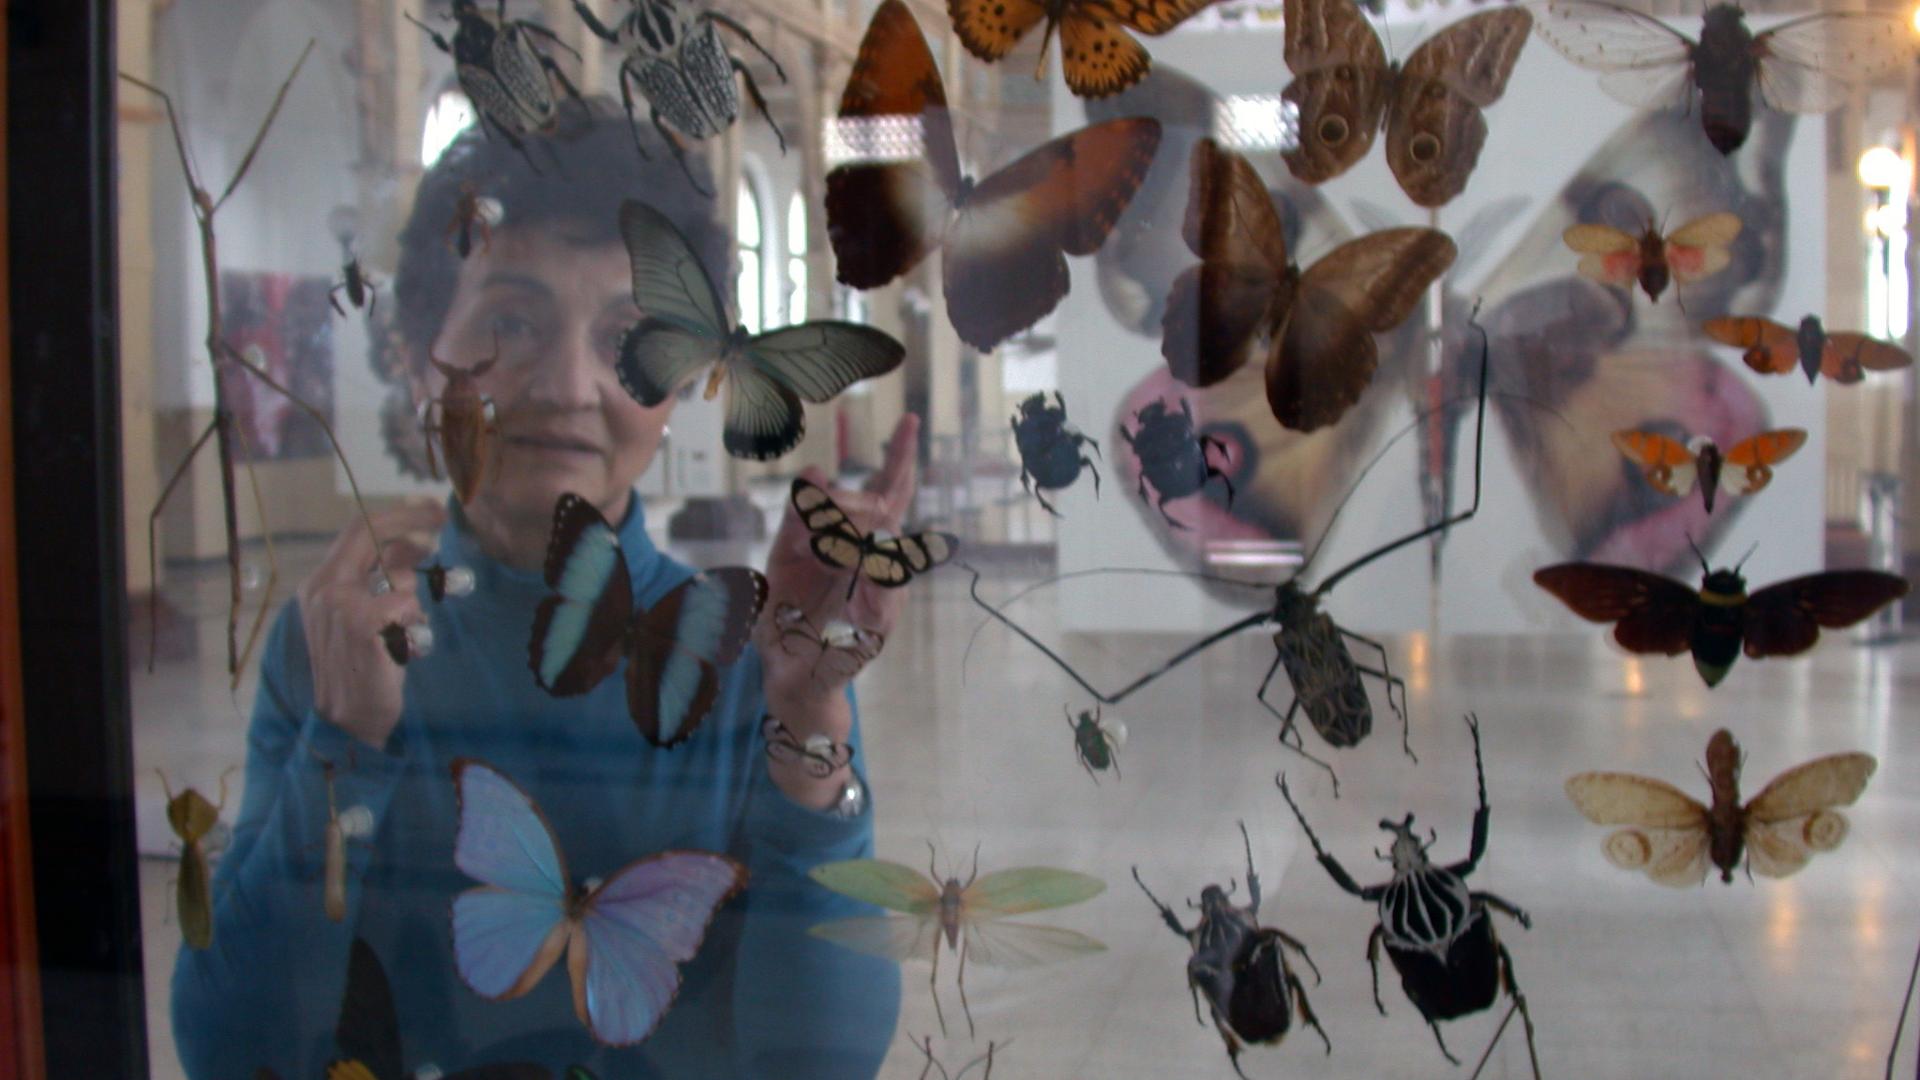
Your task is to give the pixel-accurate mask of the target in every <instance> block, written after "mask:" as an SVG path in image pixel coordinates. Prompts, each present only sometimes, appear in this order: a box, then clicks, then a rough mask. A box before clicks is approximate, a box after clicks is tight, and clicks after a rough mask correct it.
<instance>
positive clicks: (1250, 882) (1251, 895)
mask: <svg viewBox="0 0 1920 1080" xmlns="http://www.w3.org/2000/svg"><path fill="white" fill-rule="evenodd" d="M1239 824H1240V843H1241V844H1243V845H1245V847H1246V849H1247V906H1248V910H1250V911H1256V912H1257V911H1259V910H1260V875H1259V874H1256V873H1254V872H1253V839H1252V838H1251V837H1249V836H1248V835H1247V823H1246V822H1244V821H1242V822H1240V823H1239Z"/></svg>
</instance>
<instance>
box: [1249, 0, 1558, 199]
mask: <svg viewBox="0 0 1920 1080" xmlns="http://www.w3.org/2000/svg"><path fill="white" fill-rule="evenodd" d="M1532 28H1533V16H1531V15H1529V14H1528V13H1527V12H1526V10H1525V9H1523V8H1517V7H1509V8H1501V9H1499V10H1496V11H1483V12H1481V13H1480V14H1478V15H1472V16H1469V17H1467V18H1465V19H1461V20H1460V21H1459V22H1457V23H1454V24H1453V25H1451V26H1449V27H1447V28H1446V29H1444V30H1442V31H1440V32H1439V33H1438V34H1435V35H1434V36H1433V37H1432V38H1430V39H1428V40H1427V41H1426V42H1425V43H1424V44H1422V45H1421V46H1420V47H1419V48H1417V49H1415V50H1414V51H1413V53H1412V54H1411V55H1410V56H1408V57H1407V60H1406V63H1405V64H1404V65H1400V64H1390V63H1388V62H1387V51H1386V49H1385V48H1384V47H1383V46H1382V45H1381V44H1380V35H1378V34H1376V33H1374V30H1373V27H1371V26H1369V25H1367V20H1366V17H1365V16H1364V15H1362V14H1361V13H1360V9H1359V8H1358V7H1357V6H1355V4H1354V2H1353V0H1287V2H1286V35H1287V38H1286V57H1287V67H1288V68H1289V69H1291V70H1292V71H1293V75H1294V79H1293V81H1292V82H1291V83H1288V84H1287V88H1286V89H1285V90H1284V91H1282V92H1281V95H1280V96H1281V97H1283V98H1285V99H1286V100H1287V101H1290V102H1292V103H1293V104H1295V105H1296V106H1298V107H1299V109H1300V145H1299V147H1298V148H1297V149H1294V150H1290V151H1288V152H1287V153H1286V154H1285V155H1283V156H1284V157H1285V158H1286V160H1287V167H1288V168H1289V169H1292V170H1293V175H1295V176H1297V177H1299V178H1300V179H1302V180H1304V181H1306V182H1307V183H1309V184H1318V183H1321V182H1322V181H1325V180H1330V179H1332V178H1333V177H1336V176H1339V175H1340V174H1341V173H1343V172H1346V171H1347V170H1348V169H1350V168H1352V167H1353V166H1354V164H1355V163H1356V162H1358V161H1359V160H1360V159H1361V158H1363V157H1366V156H1367V150H1368V149H1369V148H1370V147H1372V146H1373V137H1374V133H1375V132H1376V131H1378V130H1379V129H1380V126H1381V122H1382V118H1383V117H1384V119H1385V123H1386V129H1387V165H1388V166H1389V167H1391V168H1392V169H1393V177H1394V179H1396V180H1398V181H1399V182H1400V188H1401V190H1403V191H1405V192H1406V193H1407V197H1408V198H1410V199H1412V200H1413V201H1414V202H1416V203H1419V204H1420V205H1421V206H1442V205H1445V204H1446V203H1447V202H1449V201H1451V200H1452V199H1453V197H1454V196H1456V195H1458V194H1460V192H1462V191H1464V190H1465V189H1466V186H1467V178H1468V177H1469V176H1471V175H1472V174H1473V167H1474V164H1475V163H1476V162H1478V161H1479V160H1480V148H1481V147H1482V146H1484V145H1485V144H1486V141H1487V121H1486V118H1485V117H1484V116H1482V115H1481V114H1480V110H1482V109H1484V108H1486V107H1487V106H1489V105H1492V104H1493V103H1494V102H1496V101H1498V100H1500V95H1501V94H1503V93H1505V92H1506V89H1507V78H1508V77H1509V76H1511V75H1512V74H1513V65H1514V63H1515V61H1517V60H1519V59H1520V49H1521V47H1522V46H1524V45H1525V44H1526V43H1527V33H1528V31H1530V30H1531V29H1532Z"/></svg>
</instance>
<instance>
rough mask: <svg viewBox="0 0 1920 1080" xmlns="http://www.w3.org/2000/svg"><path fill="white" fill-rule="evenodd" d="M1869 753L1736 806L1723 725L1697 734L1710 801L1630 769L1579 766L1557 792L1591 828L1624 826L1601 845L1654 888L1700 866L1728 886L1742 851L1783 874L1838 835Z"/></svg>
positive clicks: (1796, 770) (1806, 770)
mask: <svg viewBox="0 0 1920 1080" xmlns="http://www.w3.org/2000/svg"><path fill="white" fill-rule="evenodd" d="M1878 764H1879V763H1878V762H1876V761H1874V760H1873V756H1872V755H1871V754H1858V753H1855V754H1828V755H1827V756H1826V757H1821V758H1815V759H1814V760H1812V761H1809V762H1807V763H1805V764H1804V765H1796V766H1794V767H1793V768H1791V769H1788V770H1787V771H1786V772H1783V773H1781V774H1780V775H1779V776H1776V777H1774V778H1773V782H1772V783H1769V784H1768V785H1767V786H1766V787H1764V788H1762V789H1760V794H1758V795H1755V796H1754V797H1753V798H1752V799H1750V800H1748V801H1747V804H1746V805H1745V806H1742V805H1740V765H1741V753H1740V744H1739V743H1737V742H1735V741H1734V740H1733V733H1732V732H1729V731H1728V730H1727V729H1725V728H1721V729H1720V730H1719V731H1716V732H1714V733H1713V737H1712V738H1711V739H1709V740H1707V768H1706V773H1707V784H1708V786H1709V787H1710V788H1711V789H1712V791H1713V805H1712V806H1710V807H1709V806H1702V805H1700V803H1699V802H1698V801H1696V800H1695V799H1693V798H1691V797H1690V796H1688V795H1687V794H1686V793H1685V792H1682V791H1681V790H1680V789H1679V788H1676V787H1674V786H1673V785H1671V784H1668V783H1666V782H1664V781H1660V780H1655V779H1653V778H1652V777H1649V776H1635V775H1634V774H1632V773H1617V772H1588V773H1581V774H1580V775H1578V776H1574V777H1570V778H1569V779H1568V780H1567V798H1569V799H1571V800H1573V805H1574V807H1575V808H1576V809H1578V810H1579V811H1580V812H1581V813H1582V814H1584V815H1586V818H1587V820H1588V821H1591V822H1593V823H1594V824H1595V825H1624V826H1626V828H1624V829H1617V830H1615V831H1614V832H1612V833H1610V834H1608V836H1607V839H1606V841H1605V843H1604V844H1603V845H1602V847H1601V850H1602V851H1603V852H1605V853H1606V856H1607V861H1608V862H1611V863H1613V865H1615V866H1618V867H1620V868H1621V869H1622V870H1639V871H1643V872H1644V873H1645V874H1646V875H1647V876H1648V877H1650V878H1652V879H1653V880H1654V881H1655V882H1657V883H1659V884H1661V885H1667V886H1670V887H1672V888H1676V889H1680V888H1686V887H1687V886H1689V885H1698V884H1700V883H1701V882H1702V881H1705V880H1706V877H1707V863H1708V862H1709V861H1711V862H1712V863H1713V865H1714V866H1716V867H1719V869H1720V880H1721V881H1724V882H1726V883H1727V884H1729V885H1731V884H1732V883H1733V872H1734V870H1735V869H1737V868H1738V867H1739V865H1740V857H1741V855H1742V854H1745V855H1746V856H1747V865H1748V866H1749V867H1750V868H1751V869H1752V870H1753V872H1754V873H1757V874H1764V875H1765V876H1767V877H1786V876H1787V875H1789V874H1793V873H1796V872H1797V871H1799V869H1800V868H1801V867H1803V866H1805V865H1807V860H1808V859H1809V858H1812V856H1813V853H1814V852H1816V851H1832V850H1833V849H1834V848H1837V847H1839V846H1840V842H1841V841H1843V840H1845V839H1846V838H1847V819H1846V817H1845V816H1844V815H1842V814H1840V813H1839V812H1837V811H1835V810H1834V809H1833V807H1836V806H1851V805H1853V801H1854V800H1855V799H1858V798H1859V797H1860V793H1861V792H1862V791H1864V790H1866V787H1867V781H1868V780H1869V779H1870V778H1872V776H1873V770H1874V769H1875V768H1876V767H1877V766H1878Z"/></svg>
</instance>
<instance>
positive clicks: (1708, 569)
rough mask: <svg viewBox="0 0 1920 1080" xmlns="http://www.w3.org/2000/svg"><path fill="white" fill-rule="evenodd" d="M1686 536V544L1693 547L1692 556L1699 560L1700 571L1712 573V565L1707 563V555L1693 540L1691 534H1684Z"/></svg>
mask: <svg viewBox="0 0 1920 1080" xmlns="http://www.w3.org/2000/svg"><path fill="white" fill-rule="evenodd" d="M1686 536H1687V546H1688V547H1690V548H1692V549H1693V557H1694V558H1696V559H1699V560H1700V572H1701V573H1703V574H1711V573H1713V567H1711V566H1708V565H1707V557H1706V555H1704V554H1703V553H1702V552H1701V551H1700V545H1698V544H1696V543H1694V542H1693V536H1692V534H1690V533H1689V534H1686Z"/></svg>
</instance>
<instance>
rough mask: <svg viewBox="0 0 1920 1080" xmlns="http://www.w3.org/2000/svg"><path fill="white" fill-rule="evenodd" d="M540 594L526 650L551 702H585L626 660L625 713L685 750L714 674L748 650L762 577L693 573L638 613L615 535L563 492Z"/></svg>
mask: <svg viewBox="0 0 1920 1080" xmlns="http://www.w3.org/2000/svg"><path fill="white" fill-rule="evenodd" d="M546 575H547V587H548V588H550V589H552V590H553V591H554V594H555V595H552V596H549V597H547V598H546V599H545V600H542V601H540V607H539V609H538V610H537V611H536V612H535V613H534V616H533V638H532V640H531V641H530V642H529V643H528V645H527V660H528V665H529V666H530V667H532V668H533V677H534V681H535V682H537V683H539V684H540V688H541V689H543V690H545V691H547V692H548V693H550V694H552V695H553V696H555V697H574V696H576V695H579V694H584V693H586V692H587V691H589V690H591V689H593V688H594V687H595V686H598V685H599V684H600V681H601V680H602V679H605V678H606V677H607V676H608V675H611V674H613V670H614V668H616V667H618V666H619V665H620V661H621V660H623V659H624V660H626V661H627V711H628V712H629V713H630V714H631V715H632V716H633V723H634V726H636V727H638V728H639V729H640V734H641V735H643V736H645V738H646V740H647V741H648V742H650V743H652V744H653V745H655V746H662V747H670V746H676V745H678V744H680V743H682V742H685V741H686V739H687V737H688V736H689V735H692V734H693V731H694V729H695V728H697V727H699V726H700V722H701V721H702V720H704V719H706V716H707V713H708V712H709V711H710V710H711V709H712V708H713V703H714V700H715V699H716V698H717V697H719V694H720V673H719V669H720V668H722V667H725V666H726V665H728V664H731V663H733V662H734V661H735V660H736V659H738V658H739V656H740V650H741V649H742V648H744V647H745V646H746V643H747V635H748V634H749V633H750V632H751V631H752V630H753V624H754V620H756V619H758V618H759V617H760V606H761V605H762V604H764V603H766V599H767V579H766V578H765V577H762V576H761V574H760V572H759V571H758V570H749V569H747V568H746V567H741V566H726V567H721V568H719V569H716V570H708V571H706V572H704V573H700V574H695V575H694V576H693V577H691V578H688V579H687V580H686V581H683V582H681V583H680V584H679V585H677V586H675V587H674V588H673V590H672V591H671V592H669V593H667V595H665V596H663V597H661V598H660V602H659V603H657V604H655V605H653V606H652V607H651V608H648V609H647V610H646V611H642V612H636V611H635V610H634V602H633V584H632V579H631V578H630V577H629V576H628V574H627V561H626V559H625V557H624V556H622V555H621V552H620V540H619V537H618V536H616V535H615V534H614V531H613V528H612V527H611V526H609V525H608V524H607V519H606V518H604V517H601V516H600V511H598V510H595V509H594V508H593V504H592V503H590V502H588V501H587V500H585V499H583V498H581V497H580V496H578V495H574V494H572V493H571V492H569V493H568V494H565V495H562V496H560V501H559V502H558V503H556V504H555V505H554V508H553V532H552V534H551V535H550V537H549V538H548V540H547V565H546Z"/></svg>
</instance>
